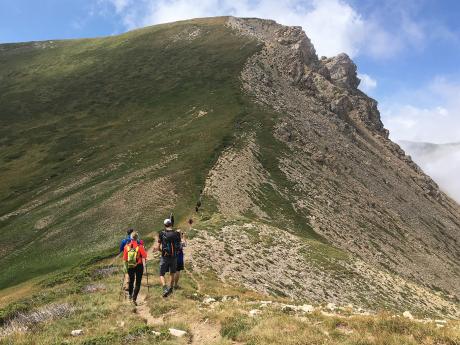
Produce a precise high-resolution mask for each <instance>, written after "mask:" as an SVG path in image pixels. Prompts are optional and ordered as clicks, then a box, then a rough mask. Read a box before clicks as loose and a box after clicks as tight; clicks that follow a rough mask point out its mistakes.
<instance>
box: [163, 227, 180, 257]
mask: <svg viewBox="0 0 460 345" xmlns="http://www.w3.org/2000/svg"><path fill="white" fill-rule="evenodd" d="M160 242H161V255H162V256H168V257H176V256H177V254H178V253H179V251H180V250H181V243H180V242H181V241H180V234H179V233H178V232H177V231H174V230H170V231H166V230H163V231H162V232H160Z"/></svg>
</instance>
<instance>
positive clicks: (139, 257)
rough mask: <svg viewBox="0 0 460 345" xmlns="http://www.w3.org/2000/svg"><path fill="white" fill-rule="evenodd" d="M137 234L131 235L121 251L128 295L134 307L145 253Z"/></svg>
mask: <svg viewBox="0 0 460 345" xmlns="http://www.w3.org/2000/svg"><path fill="white" fill-rule="evenodd" d="M138 241H139V234H138V233H137V232H136V231H133V232H132V233H131V242H129V243H127V244H126V245H125V248H124V249H123V261H124V264H125V267H126V270H127V271H128V276H129V284H128V294H129V299H130V300H132V302H133V303H134V305H137V303H136V300H137V295H138V294H139V290H140V288H141V282H142V276H143V274H144V268H145V267H146V263H145V261H146V259H147V252H146V251H145V248H144V246H143V245H141V244H139V242H138Z"/></svg>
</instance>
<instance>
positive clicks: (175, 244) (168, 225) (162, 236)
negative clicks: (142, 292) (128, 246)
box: [156, 218, 181, 297]
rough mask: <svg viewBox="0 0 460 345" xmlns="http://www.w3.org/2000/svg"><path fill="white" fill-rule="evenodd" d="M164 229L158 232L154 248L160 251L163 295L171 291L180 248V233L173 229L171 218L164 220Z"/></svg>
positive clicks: (165, 295)
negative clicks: (168, 277)
mask: <svg viewBox="0 0 460 345" xmlns="http://www.w3.org/2000/svg"><path fill="white" fill-rule="evenodd" d="M164 226H165V229H164V230H162V231H161V232H160V233H159V234H158V241H157V246H156V249H157V250H158V251H160V252H161V259H160V282H161V286H162V287H163V297H167V296H168V295H169V294H171V293H172V292H173V289H174V283H175V275H176V271H177V255H178V254H179V251H180V250H181V238H180V233H179V232H177V231H175V230H174V229H173V223H172V222H171V219H169V218H168V219H165V220H164ZM167 272H169V274H170V281H169V287H168V286H167V285H166V281H165V274H166V273H167Z"/></svg>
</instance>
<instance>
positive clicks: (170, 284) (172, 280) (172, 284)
mask: <svg viewBox="0 0 460 345" xmlns="http://www.w3.org/2000/svg"><path fill="white" fill-rule="evenodd" d="M170 275H171V277H170V280H169V286H170V287H171V288H173V287H174V280H175V276H176V273H170Z"/></svg>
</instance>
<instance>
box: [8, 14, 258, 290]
mask: <svg viewBox="0 0 460 345" xmlns="http://www.w3.org/2000/svg"><path fill="white" fill-rule="evenodd" d="M224 21H225V19H224V18H216V19H212V20H195V21H187V22H180V23H175V24H166V25H159V26H155V27H149V28H145V29H142V30H137V31H133V32H129V33H127V34H123V35H120V36H114V37H106V38H97V39H84V40H70V41H47V42H30V43H19V44H3V45H0V80H1V82H0V162H1V164H0V171H1V173H0V271H1V274H0V288H5V287H7V286H11V285H14V284H17V283H20V282H22V281H25V280H27V279H29V278H31V277H34V276H38V275H41V274H44V273H47V272H51V271H53V270H56V269H61V268H66V267H69V266H71V265H75V264H76V263H79V262H81V261H82V260H86V259H88V258H90V257H92V256H94V255H96V254H101V253H104V252H105V251H106V250H108V249H109V250H110V249H112V250H113V248H114V246H116V244H117V241H118V240H119V238H120V237H121V236H123V232H124V230H125V229H126V228H127V227H128V226H134V227H136V228H138V229H139V230H140V231H141V232H142V233H143V234H146V233H149V232H151V231H152V230H154V229H155V227H157V226H158V225H159V224H161V219H162V218H164V216H165V215H166V214H167V213H168V212H169V211H170V210H172V209H174V210H175V211H176V212H177V213H178V215H179V216H181V215H185V214H187V213H188V212H189V211H190V210H191V208H192V207H193V206H194V203H195V201H196V198H197V195H198V193H199V190H200V188H202V186H203V182H204V178H205V176H206V173H207V172H208V170H209V168H210V166H211V165H212V163H213V162H214V160H215V158H216V157H217V155H218V154H219V152H220V151H221V150H222V149H223V148H224V147H225V146H226V145H228V144H229V143H230V142H231V140H232V138H233V134H234V132H235V130H236V129H238V128H239V127H240V126H239V124H241V123H242V122H244V121H243V120H242V119H244V118H247V117H248V114H249V113H251V114H252V115H253V114H255V112H254V111H252V112H251V111H249V110H248V109H249V107H251V105H250V103H249V102H248V101H247V100H246V99H245V97H244V95H243V92H242V91H241V89H240V83H239V80H238V76H239V74H240V71H241V69H242V67H243V65H244V62H245V61H246V59H247V58H248V56H250V55H252V54H253V53H254V52H255V51H257V50H258V49H259V48H258V46H257V44H256V42H254V41H252V40H250V39H246V38H243V37H241V36H238V35H234V34H232V32H231V30H230V29H228V28H226V27H225V26H224V25H223V24H224ZM200 111H201V112H200ZM203 114H205V115H203Z"/></svg>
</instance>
